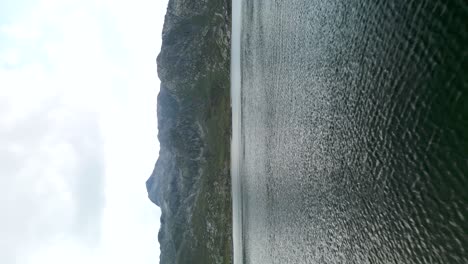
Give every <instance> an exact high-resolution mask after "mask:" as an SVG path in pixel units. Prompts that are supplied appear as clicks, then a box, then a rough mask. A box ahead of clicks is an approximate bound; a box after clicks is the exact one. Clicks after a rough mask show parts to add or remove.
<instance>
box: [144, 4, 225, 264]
mask: <svg viewBox="0 0 468 264" xmlns="http://www.w3.org/2000/svg"><path fill="white" fill-rule="evenodd" d="M230 5H231V3H230V1H229V0H222V1H214V0H206V1H192V0H170V1H169V4H168V8H167V13H166V16H165V21H164V28H163V33H162V47H161V52H160V54H159V55H158V58H157V65H158V76H159V79H160V80H161V87H160V93H159V95H158V106H157V113H158V129H159V133H158V139H159V142H160V152H159V158H158V160H157V162H156V165H155V168H154V171H153V173H152V174H151V176H150V178H149V179H148V181H147V182H146V187H147V190H148V196H149V198H150V200H151V201H152V202H154V203H155V204H156V205H158V206H159V207H160V208H161V211H162V215H161V229H160V230H159V234H158V240H159V243H160V247H161V256H160V263H161V264H166V263H203V264H209V263H232V224H231V222H232V217H231V185H230V154H229V151H230V150H229V147H230V135H231V104H230V96H229V93H230V91H229V88H230V85H229V84H230V83H229V74H230V73H229V69H230V68H229V67H230V29H231V25H230V23H231V6H230Z"/></svg>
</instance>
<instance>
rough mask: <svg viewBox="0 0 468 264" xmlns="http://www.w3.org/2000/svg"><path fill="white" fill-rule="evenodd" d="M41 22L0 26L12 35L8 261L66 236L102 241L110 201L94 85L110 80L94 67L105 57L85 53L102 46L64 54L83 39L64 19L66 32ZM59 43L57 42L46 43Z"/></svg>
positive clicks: (0, 249)
mask: <svg viewBox="0 0 468 264" xmlns="http://www.w3.org/2000/svg"><path fill="white" fill-rule="evenodd" d="M62 15H63V14H62ZM75 18H76V17H75ZM35 22H37V23H35V24H34V23H33V24H34V27H33V28H28V26H27V25H28V23H23V24H24V25H23V24H18V25H16V24H12V25H10V24H9V25H0V37H1V38H2V39H6V40H8V43H6V44H4V45H3V48H2V49H0V80H1V82H2V83H1V89H0V160H1V166H0V212H1V217H0V234H1V236H0V262H1V263H4V264H10V263H12V264H13V263H15V264H17V263H26V256H28V255H29V253H30V252H33V251H35V250H36V249H38V248H41V247H42V246H43V245H46V244H48V243H54V241H60V240H63V239H68V240H70V239H72V240H73V241H75V242H74V243H78V244H82V245H83V246H84V247H95V246H96V245H97V244H99V241H100V234H101V226H100V225H101V222H102V221H101V220H102V219H101V218H102V213H103V208H104V206H105V199H104V187H105V156H104V142H103V138H102V132H101V127H100V115H99V114H98V109H97V108H98V103H99V100H100V99H102V96H101V95H102V94H100V93H94V92H93V88H92V87H93V85H104V84H105V82H103V81H102V80H103V78H105V74H102V76H103V77H101V76H100V75H98V74H95V73H93V72H92V71H93V70H96V67H99V66H102V64H100V65H96V64H94V65H93V66H92V67H90V68H91V69H92V70H86V68H87V67H86V64H90V62H89V61H86V58H89V55H90V56H93V55H96V54H98V53H99V50H95V49H96V48H99V45H96V46H93V45H87V46H86V47H87V48H88V50H84V51H82V52H81V53H80V54H79V55H78V56H71V57H70V56H66V57H65V59H64V55H66V54H67V53H68V54H70V53H71V54H73V52H72V51H73V50H72V49H76V48H77V46H79V43H74V46H70V44H69V42H70V41H76V38H70V37H69V36H68V35H69V34H68V35H67V33H66V31H65V28H60V27H59V26H57V28H56V29H55V31H56V32H58V33H57V36H59V37H56V38H52V39H51V38H44V36H43V35H42V34H41V32H42V31H41V28H42V27H44V25H45V24H44V23H45V22H44V23H42V22H41V21H35ZM29 24H31V23H29ZM25 25H26V26H25ZM88 26H89V25H88ZM90 31H91V32H92V30H90ZM84 37H87V36H84ZM4 43H5V42H4ZM52 44H54V45H56V47H57V49H56V50H52V51H50V50H47V47H50V46H51V45H52ZM54 52H55V53H54ZM87 52H89V53H90V54H87ZM32 53H34V56H28V55H29V54H32ZM49 53H54V54H55V55H57V56H55V57H54V56H52V55H51V54H49ZM96 57H98V58H97V59H99V56H96ZM43 58H47V60H44V59H43ZM67 59H69V60H67ZM98 63H99V61H98ZM88 77H89V78H88ZM90 87H91V88H90ZM88 98H93V99H92V100H91V99H88ZM23 258H24V259H23Z"/></svg>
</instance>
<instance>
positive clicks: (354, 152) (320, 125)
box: [233, 0, 468, 264]
mask: <svg viewBox="0 0 468 264" xmlns="http://www.w3.org/2000/svg"><path fill="white" fill-rule="evenodd" d="M233 8H234V10H233V15H234V27H235V28H234V31H233V41H234V42H233V43H234V44H233V114H234V119H233V120H234V123H233V125H234V127H233V133H234V134H233V195H234V240H235V241H234V245H235V261H236V264H239V263H253V264H262V263H267V264H270V263H359V264H361V263H468V252H467V251H468V224H467V223H468V4H467V2H466V1H461V0H454V1H415V0H414V1H401V0H397V1H366V0H364V1H351V0H350V1H344V0H343V1H336V0H330V1H316V0H289V1H273V0H271V1H259V0H243V1H241V6H240V5H239V6H237V7H236V5H235V4H234V6H233ZM236 8H238V11H239V10H240V11H241V12H239V13H238V14H237V15H238V16H237V18H236ZM240 14H241V16H240ZM236 20H237V21H238V23H237V25H236V22H235V21H236ZM236 27H237V30H239V31H238V32H237V33H236ZM236 34H237V35H236ZM236 38H237V40H238V44H236V42H235V41H236ZM236 45H238V46H236ZM236 52H237V54H236ZM234 56H237V59H236V58H235V57H234ZM236 60H238V62H237V64H236ZM236 67H237V68H236ZM236 69H239V70H240V71H239V72H237V73H236Z"/></svg>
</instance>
